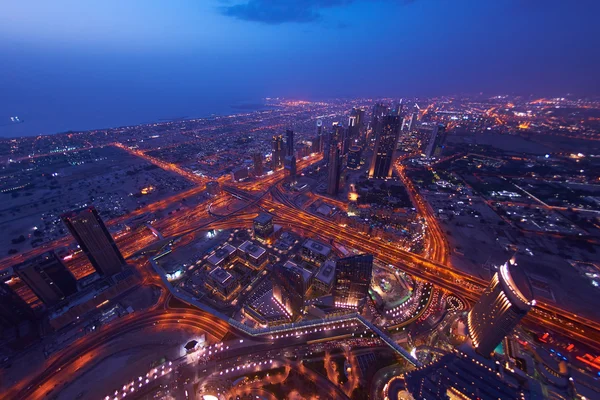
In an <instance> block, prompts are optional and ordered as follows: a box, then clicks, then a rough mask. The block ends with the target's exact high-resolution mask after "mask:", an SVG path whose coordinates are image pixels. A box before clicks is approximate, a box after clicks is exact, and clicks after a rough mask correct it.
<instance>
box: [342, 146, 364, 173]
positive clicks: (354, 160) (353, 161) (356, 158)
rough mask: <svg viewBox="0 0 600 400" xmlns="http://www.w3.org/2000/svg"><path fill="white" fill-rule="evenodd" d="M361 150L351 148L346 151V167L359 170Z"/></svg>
mask: <svg viewBox="0 0 600 400" xmlns="http://www.w3.org/2000/svg"><path fill="white" fill-rule="evenodd" d="M361 153H362V150H361V148H360V147H359V146H351V147H350V150H349V151H348V159H347V160H346V165H347V166H348V168H350V169H359V168H360V158H361Z"/></svg>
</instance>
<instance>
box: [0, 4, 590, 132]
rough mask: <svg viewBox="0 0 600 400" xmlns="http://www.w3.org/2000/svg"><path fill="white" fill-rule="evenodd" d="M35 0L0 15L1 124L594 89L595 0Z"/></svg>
mask: <svg viewBox="0 0 600 400" xmlns="http://www.w3.org/2000/svg"><path fill="white" fill-rule="evenodd" d="M34 3H35V5H33V4H31V5H30V6H27V5H26V4H25V3H15V2H12V3H10V4H5V5H3V13H2V14H0V32H1V34H0V51H1V52H2V54H3V58H4V59H5V60H9V62H8V63H3V65H2V66H1V67H0V68H1V69H0V87H2V88H3V93H5V94H6V96H3V97H2V99H0V121H1V123H0V125H1V126H0V136H1V137H14V136H21V135H38V134H51V133H56V132H65V131H68V130H76V131H79V130H88V129H102V128H109V127H116V126H124V125H131V124H139V123H145V122H153V121H160V120H161V119H171V118H178V117H182V116H189V117H203V116H209V115H211V114H213V113H215V114H230V113H235V112H236V110H239V109H236V108H232V107H231V106H234V107H239V105H240V104H242V105H243V104H247V103H251V104H254V103H256V102H260V99H263V98H266V97H287V98H295V99H306V100H322V99H330V98H335V97H367V96H368V97H370V96H374V97H390V96H397V95H399V97H402V96H435V95H438V96H441V95H452V94H460V93H473V94H477V93H485V94H488V95H494V94H503V93H518V94H523V95H528V94H531V93H535V94H537V95H539V96H541V97H548V96H558V97H562V96H566V95H568V94H569V93H573V94H575V95H578V96H583V95H590V96H592V95H598V94H599V93H600V88H599V82H598V79H597V77H596V74H595V73H594V71H595V69H596V67H597V65H599V64H600V59H599V58H598V57H599V56H598V54H597V51H595V49H596V48H597V47H598V45H599V44H600V43H598V41H599V39H598V38H599V37H600V32H598V29H599V28H598V27H597V24H595V23H594V21H593V19H592V15H594V14H595V11H598V7H600V6H599V5H598V4H597V2H593V1H588V0H586V1H582V2H577V3H576V4H569V3H567V2H562V1H551V2H544V6H542V5H541V4H535V3H532V2H528V4H522V3H521V2H517V1H513V0H507V1H505V2H492V3H487V2H486V3H484V2H475V1H464V2H460V3H456V4H455V3H451V2H445V1H439V0H418V1H409V2H404V1H391V0H389V1H386V0H382V1H377V2H369V1H364V0H356V1H343V2H342V1H334V2H331V1H324V2H323V1H310V2H293V3H289V2H283V3H282V2H269V3H265V2H262V1H256V0H254V1H238V2H235V3H229V4H227V3H222V2H219V1H217V0H215V1H210V2H206V3H203V4H201V5H198V4H195V3H192V2H188V1H183V0H182V1H181V2H180V3H178V4H176V5H172V6H170V7H169V6H166V5H158V4H147V3H146V2H144V3H141V2H131V3H129V4H128V5H117V4H115V3H114V2H103V3H102V5H91V4H83V3H80V2H74V1H71V0H60V1H58V2H53V3H52V5H50V4H46V3H45V2H34ZM265 4H269V5H272V7H271V8H270V7H267V6H265ZM291 4H293V6H292V5H291ZM282 5H283V6H282ZM286 6H289V7H290V8H289V9H287V8H286ZM293 7H297V8H293ZM113 10H116V11H114V12H113ZM278 10H279V12H278ZM281 10H283V11H281ZM290 10H291V11H290ZM252 11H256V12H257V13H258V14H259V15H260V16H261V17H260V18H257V17H255V16H253V15H252ZM284 11H285V12H284ZM142 21H144V22H142ZM150 26H153V27H156V28H155V29H150V28H149V27H150ZM371 37H378V38H380V39H379V40H371V39H370V38H371ZM42 43H43V45H42ZM390 49H393V50H390ZM336 53H339V54H357V56H353V57H332V56H330V55H335V54H336ZM358 54H360V56H359V55H358ZM442 66H443V67H442ZM370 69H371V70H376V71H378V72H377V73H376V74H374V73H369V70H370ZM355 71H363V72H362V73H361V75H362V76H361V79H359V80H357V79H355V75H356V72H355ZM209 77H210V78H209ZM116 93H118V95H116ZM167 99H168V100H167ZM11 116H19V117H21V118H22V119H23V120H24V121H25V123H23V124H18V125H6V124H9V122H10V120H9V119H10V117H11Z"/></svg>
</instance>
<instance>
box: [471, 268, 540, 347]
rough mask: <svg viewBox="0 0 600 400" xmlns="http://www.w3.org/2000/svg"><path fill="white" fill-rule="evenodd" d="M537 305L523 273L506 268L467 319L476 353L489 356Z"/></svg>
mask: <svg viewBox="0 0 600 400" xmlns="http://www.w3.org/2000/svg"><path fill="white" fill-rule="evenodd" d="M534 305H535V300H533V292H532V289H531V284H530V283H529V280H528V279H527V276H526V275H525V274H524V272H523V271H522V270H520V269H518V268H517V267H516V266H515V265H513V264H509V263H505V264H503V265H502V266H501V267H500V270H499V271H498V272H496V273H495V274H494V276H493V277H492V280H491V281H490V284H489V285H488V287H487V288H486V289H485V290H484V292H483V294H482V295H481V298H480V299H479V301H478V302H477V303H476V304H475V306H473V308H472V309H471V311H470V312H469V314H468V316H467V325H468V328H469V336H470V337H471V340H472V342H473V346H474V347H475V349H476V350H477V352H478V353H480V354H482V355H484V356H489V355H490V354H491V353H492V352H493V351H494V349H495V348H496V346H498V344H500V342H501V341H502V339H504V337H505V336H506V335H508V334H509V333H510V332H511V331H512V330H513V329H514V328H515V326H517V324H518V323H519V321H520V320H521V319H522V318H523V317H524V316H525V315H526V314H527V312H528V311H529V310H530V309H531V307H532V306H534Z"/></svg>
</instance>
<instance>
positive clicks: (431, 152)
mask: <svg viewBox="0 0 600 400" xmlns="http://www.w3.org/2000/svg"><path fill="white" fill-rule="evenodd" d="M445 143H446V127H445V126H444V125H442V124H438V125H435V126H434V127H433V130H432V131H431V137H430V138H429V143H427V148H426V149H425V156H426V157H427V158H432V157H439V156H440V155H441V154H442V151H444V147H445Z"/></svg>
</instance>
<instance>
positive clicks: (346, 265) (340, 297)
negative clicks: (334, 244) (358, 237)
mask: <svg viewBox="0 0 600 400" xmlns="http://www.w3.org/2000/svg"><path fill="white" fill-rule="evenodd" d="M372 272H373V256H372V255H371V254H363V255H358V256H351V257H346V258H342V259H339V260H337V262H336V263H335V286H334V290H333V301H334V303H335V306H336V307H342V308H361V307H362V306H363V305H364V303H365V301H366V299H367V296H368V293H369V286H370V284H371V275H372Z"/></svg>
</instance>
